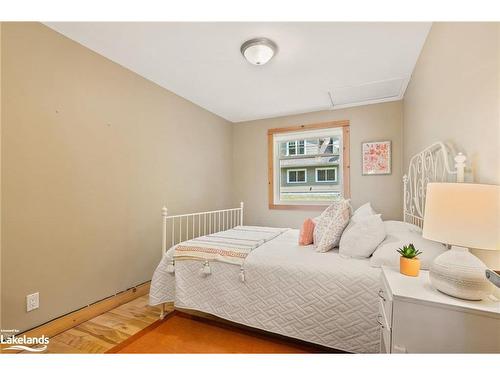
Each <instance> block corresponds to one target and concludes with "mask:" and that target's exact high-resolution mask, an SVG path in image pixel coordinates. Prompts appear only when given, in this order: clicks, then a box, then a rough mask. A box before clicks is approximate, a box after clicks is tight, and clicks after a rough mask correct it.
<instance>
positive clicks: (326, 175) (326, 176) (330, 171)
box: [316, 167, 337, 182]
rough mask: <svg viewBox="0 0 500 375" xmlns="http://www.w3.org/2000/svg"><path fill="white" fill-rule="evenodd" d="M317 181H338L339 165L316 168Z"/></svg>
mask: <svg viewBox="0 0 500 375" xmlns="http://www.w3.org/2000/svg"><path fill="white" fill-rule="evenodd" d="M316 182H337V167H326V168H316Z"/></svg>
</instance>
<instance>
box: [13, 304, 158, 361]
mask: <svg viewBox="0 0 500 375" xmlns="http://www.w3.org/2000/svg"><path fill="white" fill-rule="evenodd" d="M159 317H160V308H159V307H151V306H148V296H147V295H145V296H142V297H139V298H137V299H135V300H133V301H130V302H128V303H125V304H123V305H121V306H119V307H116V308H114V309H112V310H110V311H108V312H106V313H104V314H102V315H99V316H97V317H95V318H93V319H91V320H88V321H86V322H83V323H81V324H79V325H78V326H76V327H74V328H71V329H69V330H67V331H65V332H62V333H60V334H58V335H56V336H54V337H52V338H51V339H50V343H49V345H48V348H47V350H46V351H44V352H43V353H105V352H106V351H108V350H109V349H111V348H113V347H114V346H116V345H118V344H119V343H121V342H123V341H125V340H126V339H127V338H129V337H130V336H132V335H134V334H136V333H138V332H139V331H141V330H143V329H144V328H146V327H148V326H149V325H151V324H152V323H154V322H155V321H157V320H158V319H159ZM22 353H29V352H27V351H25V352H22Z"/></svg>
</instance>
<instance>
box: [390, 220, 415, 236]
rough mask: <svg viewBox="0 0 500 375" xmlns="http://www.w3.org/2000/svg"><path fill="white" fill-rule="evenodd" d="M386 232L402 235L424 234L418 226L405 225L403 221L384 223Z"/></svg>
mask: <svg viewBox="0 0 500 375" xmlns="http://www.w3.org/2000/svg"><path fill="white" fill-rule="evenodd" d="M384 226H385V231H386V232H387V233H388V234H392V233H401V232H413V233H419V234H421V233H422V229H420V228H419V227H417V226H416V225H413V224H410V223H405V222H403V221H395V220H386V221H384Z"/></svg>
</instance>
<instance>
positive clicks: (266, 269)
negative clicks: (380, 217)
mask: <svg viewBox="0 0 500 375" xmlns="http://www.w3.org/2000/svg"><path fill="white" fill-rule="evenodd" d="M297 239H298V231H297V230H288V231H286V232H285V233H283V234H282V235H280V236H278V237H276V238H275V239H273V240H271V241H269V242H267V243H265V244H263V245H262V246H260V247H258V248H256V249H255V250H253V251H252V252H251V253H250V255H248V257H247V258H246V260H245V263H244V264H243V269H244V273H245V281H244V282H242V281H241V280H240V267H239V266H235V265H231V264H226V263H218V262H211V263H210V267H211V269H212V273H211V274H209V275H203V274H202V273H201V272H200V269H201V267H202V262H201V261H195V260H183V261H177V262H176V264H175V275H173V274H170V273H168V272H167V271H166V269H167V264H168V262H169V261H170V260H171V258H170V256H171V254H172V251H171V250H169V252H167V254H165V255H164V257H163V259H162V261H161V262H160V264H159V265H158V268H157V269H156V271H155V273H154V276H153V280H152V283H151V292H150V304H151V305H156V304H159V303H163V302H172V301H174V302H175V306H177V307H180V308H187V309H194V310H199V311H203V312H206V313H210V314H213V315H216V316H218V317H221V318H224V319H227V320H231V321H233V322H236V323H240V324H244V325H247V326H250V327H255V328H259V329H263V330H266V331H270V332H274V333H278V334H281V335H285V336H289V337H293V338H297V339H301V340H304V341H308V342H312V343H316V344H320V345H324V346H328V347H331V348H335V349H340V350H344V351H348V352H355V353H375V352H378V351H379V341H380V340H379V334H380V333H379V332H380V331H379V326H378V324H377V314H378V305H377V303H378V296H377V292H378V290H379V274H380V269H378V268H373V267H370V265H369V260H368V259H363V260H360V259H345V258H342V257H340V256H339V254H338V252H337V251H336V250H335V251H330V252H327V253H317V252H315V251H314V249H313V248H312V246H306V247H304V246H298V245H297V242H298V240H297Z"/></svg>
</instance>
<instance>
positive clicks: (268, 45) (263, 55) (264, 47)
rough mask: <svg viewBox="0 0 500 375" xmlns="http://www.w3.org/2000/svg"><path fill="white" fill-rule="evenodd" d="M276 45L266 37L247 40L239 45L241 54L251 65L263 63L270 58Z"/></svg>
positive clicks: (274, 51)
mask: <svg viewBox="0 0 500 375" xmlns="http://www.w3.org/2000/svg"><path fill="white" fill-rule="evenodd" d="M277 49H278V47H277V46H276V43H274V42H273V41H272V40H269V39H267V38H255V39H250V40H247V41H246V42H245V43H243V44H242V45H241V49H240V50H241V54H242V55H243V56H244V57H245V59H246V60H247V61H248V62H249V63H250V64H253V65H264V64H265V63H267V62H268V61H269V60H271V59H272V58H273V56H274V54H275V53H276V50H277Z"/></svg>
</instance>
